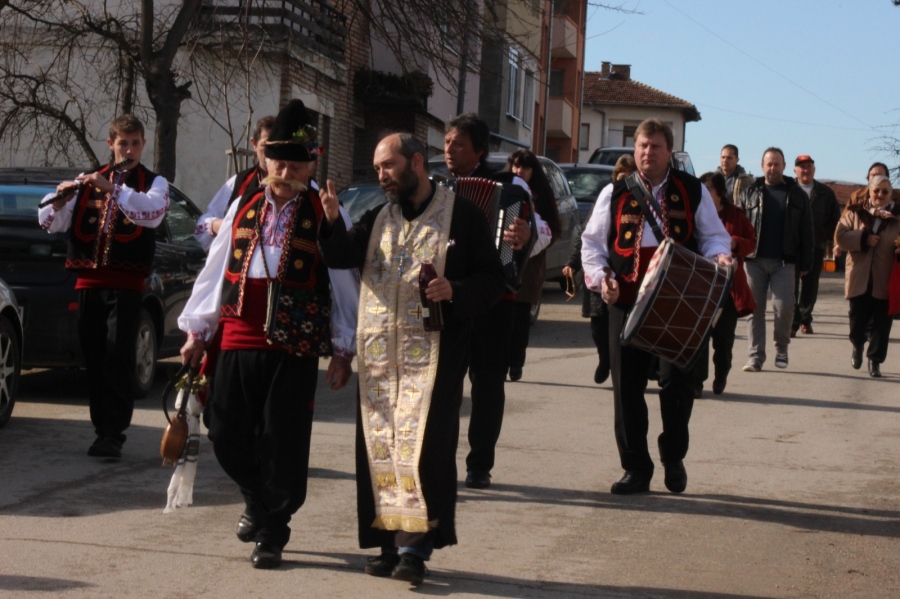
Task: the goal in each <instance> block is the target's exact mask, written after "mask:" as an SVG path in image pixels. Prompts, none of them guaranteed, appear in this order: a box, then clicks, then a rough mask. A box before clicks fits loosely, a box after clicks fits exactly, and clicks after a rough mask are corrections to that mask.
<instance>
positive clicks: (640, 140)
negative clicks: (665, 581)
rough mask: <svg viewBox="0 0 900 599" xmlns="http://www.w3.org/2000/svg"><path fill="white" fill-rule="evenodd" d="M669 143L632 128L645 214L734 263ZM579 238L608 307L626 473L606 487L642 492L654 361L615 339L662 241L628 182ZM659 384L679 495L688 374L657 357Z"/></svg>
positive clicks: (711, 210) (648, 463) (669, 482)
mask: <svg viewBox="0 0 900 599" xmlns="http://www.w3.org/2000/svg"><path fill="white" fill-rule="evenodd" d="M673 143H674V139H673V135H672V129H671V128H670V127H669V126H668V125H667V124H665V123H663V122H662V121H660V120H658V119H647V120H645V121H643V122H642V123H641V124H640V125H639V126H638V128H637V130H636V131H635V137H634V158H635V161H636V162H637V167H638V174H639V175H640V180H641V181H642V183H643V186H644V188H645V189H646V190H647V193H648V194H651V193H652V196H653V198H655V200H656V203H657V208H653V207H652V206H653V202H650V206H651V207H650V211H651V213H652V214H653V215H654V217H655V220H656V221H657V223H658V224H659V228H660V229H661V231H662V232H663V234H664V235H665V236H666V237H670V238H671V239H672V240H673V241H675V242H676V243H678V244H679V245H682V246H684V247H686V248H687V249H690V250H692V251H694V252H697V253H698V254H700V255H702V256H705V257H707V258H710V259H714V260H716V261H717V262H718V263H719V264H720V265H731V264H732V256H731V237H730V236H729V235H728V233H727V232H726V231H725V227H724V226H722V222H721V221H720V220H719V217H718V215H717V214H716V207H715V204H714V203H713V200H712V198H711V197H710V195H709V192H708V191H707V190H706V188H705V187H704V186H703V185H702V184H701V183H700V180H699V179H697V178H696V177H693V176H691V175H689V174H687V173H685V172H682V171H679V170H675V169H670V168H669V159H670V158H671V156H672V146H673ZM582 243H583V245H582V250H581V251H582V263H583V268H584V279H585V284H586V285H587V286H588V288H589V289H592V290H594V291H599V292H600V294H601V296H602V298H603V301H605V302H606V303H607V304H608V305H609V307H610V311H609V312H610V314H609V349H610V370H611V373H612V380H613V394H614V397H615V433H616V444H617V445H618V448H619V459H620V461H621V464H622V468H623V469H624V470H625V475H624V476H623V477H622V479H621V480H619V481H618V482H616V483H614V484H613V485H612V489H611V492H612V493H615V494H618V495H629V494H634V493H644V492H647V491H649V490H650V480H651V479H652V478H653V469H654V465H653V460H652V459H651V458H650V453H649V450H648V447H647V430H648V419H647V403H646V401H645V399H644V392H645V391H646V388H647V380H648V375H649V374H650V370H651V367H652V364H653V363H654V360H655V359H656V358H655V357H654V356H652V355H651V354H649V353H647V352H645V351H643V350H640V349H637V348H635V347H629V346H623V345H622V343H621V342H620V337H621V332H622V329H623V327H624V325H625V320H626V318H627V316H628V314H629V312H630V310H631V308H632V306H633V304H634V301H635V299H636V297H637V293H638V289H639V287H640V285H641V282H642V280H643V278H644V275H645V273H646V272H647V266H648V264H649V263H650V260H651V258H652V256H653V254H654V252H655V250H656V249H657V246H658V245H659V244H658V242H657V239H656V237H655V235H654V233H653V231H652V230H651V227H650V225H649V224H648V223H647V222H646V219H645V217H644V212H643V210H642V207H641V204H640V202H639V201H638V199H637V198H636V197H635V196H634V195H633V194H632V193H631V191H629V189H628V187H627V184H626V181H625V180H621V181H618V182H616V183H615V184H614V185H613V186H612V187H611V188H610V187H609V186H607V187H606V188H605V189H604V190H603V191H602V192H601V193H600V197H599V198H598V199H597V205H596V207H595V210H594V211H593V214H592V216H591V218H590V220H589V221H588V224H587V227H586V228H585V232H584V234H583V235H582ZM659 385H660V391H659V400H660V412H661V414H662V424H663V432H662V434H661V435H660V436H659V439H658V446H659V454H660V460H661V461H662V464H663V467H664V468H665V481H664V482H665V485H666V488H667V489H669V491H671V492H672V493H681V492H682V491H684V489H685V488H686V487H687V471H686V470H685V468H684V463H683V459H684V457H685V455H686V454H687V450H688V439H689V435H688V421H689V420H690V417H691V409H692V408H693V403H694V396H693V390H692V385H691V373H690V371H687V372H686V371H684V370H681V369H680V368H677V367H676V366H674V365H673V364H671V363H669V362H667V361H665V360H661V361H660V365H659Z"/></svg>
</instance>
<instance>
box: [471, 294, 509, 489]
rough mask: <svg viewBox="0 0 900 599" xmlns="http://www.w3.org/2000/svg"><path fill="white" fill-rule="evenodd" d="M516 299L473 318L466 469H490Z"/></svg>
mask: <svg viewBox="0 0 900 599" xmlns="http://www.w3.org/2000/svg"><path fill="white" fill-rule="evenodd" d="M514 310H515V302H513V301H510V300H500V301H499V302H497V303H496V304H494V307H493V308H491V309H490V310H488V312H487V313H486V314H483V315H482V316H478V317H476V318H475V328H474V331H472V342H471V343H472V358H471V362H470V363H469V380H470V381H471V382H472V416H471V418H470V419H469V446H470V447H471V450H470V451H469V455H468V456H466V469H467V470H471V471H475V472H490V471H491V468H493V467H494V455H495V448H496V446H497V440H498V439H499V438H500V428H501V427H502V426H503V408H504V405H505V403H506V391H505V388H504V385H505V384H506V372H507V369H508V367H509V343H510V337H511V336H512V329H513V312H514Z"/></svg>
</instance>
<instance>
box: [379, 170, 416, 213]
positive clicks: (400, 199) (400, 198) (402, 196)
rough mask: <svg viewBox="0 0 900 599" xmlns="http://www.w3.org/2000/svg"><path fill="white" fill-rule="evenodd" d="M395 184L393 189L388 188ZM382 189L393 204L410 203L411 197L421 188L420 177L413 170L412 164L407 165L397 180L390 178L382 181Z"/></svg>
mask: <svg viewBox="0 0 900 599" xmlns="http://www.w3.org/2000/svg"><path fill="white" fill-rule="evenodd" d="M392 185H393V187H394V188H393V189H390V190H389V189H386V188H387V187H390V186H392ZM381 189H383V190H384V195H385V197H387V200H388V202H390V203H391V204H409V203H410V198H412V196H413V194H415V193H416V190H418V189H419V177H418V176H417V175H416V173H414V172H413V169H412V166H411V165H410V164H407V165H406V168H405V169H403V172H401V173H400V176H399V177H398V178H397V180H396V181H395V180H393V179H389V180H388V181H383V182H382V183H381Z"/></svg>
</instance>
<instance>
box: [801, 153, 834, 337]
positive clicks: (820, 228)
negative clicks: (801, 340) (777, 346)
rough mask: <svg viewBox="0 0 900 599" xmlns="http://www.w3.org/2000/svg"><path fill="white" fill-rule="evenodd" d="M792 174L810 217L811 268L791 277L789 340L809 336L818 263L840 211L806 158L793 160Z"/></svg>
mask: <svg viewBox="0 0 900 599" xmlns="http://www.w3.org/2000/svg"><path fill="white" fill-rule="evenodd" d="M794 174H795V175H797V185H799V186H800V188H801V189H802V190H803V191H805V192H806V195H807V197H809V203H810V209H811V210H812V216H813V260H812V268H810V271H809V272H808V273H806V274H805V275H803V276H800V273H796V276H795V287H794V289H795V291H794V293H795V303H794V324H793V325H792V326H791V337H793V336H795V335H796V334H797V331H798V330H799V331H800V332H801V333H803V334H804V335H812V332H813V326H812V321H813V308H814V307H815V305H816V298H817V297H818V295H819V276H820V275H821V274H822V263H823V262H824V261H825V251H826V248H827V247H828V246H829V245H830V244H831V243H832V240H833V238H834V228H835V227H836V226H837V223H838V220H839V219H840V218H841V207H840V205H839V204H838V201H837V198H836V197H835V195H834V192H833V191H832V190H831V188H830V187H828V186H827V185H825V184H823V183H819V182H818V181H816V180H815V179H814V177H815V175H816V163H815V161H814V160H813V159H812V158H811V157H810V156H809V155H808V154H803V155H800V156H797V158H796V160H794Z"/></svg>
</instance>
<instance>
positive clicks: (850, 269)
mask: <svg viewBox="0 0 900 599" xmlns="http://www.w3.org/2000/svg"><path fill="white" fill-rule="evenodd" d="M891 192H892V189H891V182H890V179H888V178H887V177H885V176H883V175H878V176H875V177H873V178H872V179H871V181H869V198H868V199H867V200H866V201H865V202H863V203H859V204H854V205H851V206H849V207H848V209H847V211H846V212H845V213H844V215H843V216H842V217H841V220H840V222H839V223H838V226H837V230H836V231H835V233H834V241H835V243H836V244H837V245H838V246H839V247H840V248H841V249H842V250H843V251H845V252H847V266H846V275H845V284H844V293H845V297H846V298H847V299H848V300H850V342H851V343H852V344H853V353H852V354H851V356H850V364H851V366H853V368H856V369H858V368H860V366H862V354H863V346H864V345H865V342H866V328H867V326H868V325H869V322H870V321H871V323H872V326H871V336H870V337H869V349H868V351H867V352H866V357H867V358H868V361H869V376H872V377H880V376H881V368H880V365H881V363H882V362H884V359H885V357H886V356H887V348H888V342H889V340H890V335H891V324H892V323H893V320H892V319H891V317H890V316H889V315H888V282H889V281H890V277H891V270H892V269H893V266H894V261H895V260H896V259H897V254H900V248H897V247H896V246H895V244H894V242H895V240H896V239H897V238H898V237H900V205H898V204H897V203H896V202H894V201H893V200H892V197H891Z"/></svg>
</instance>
